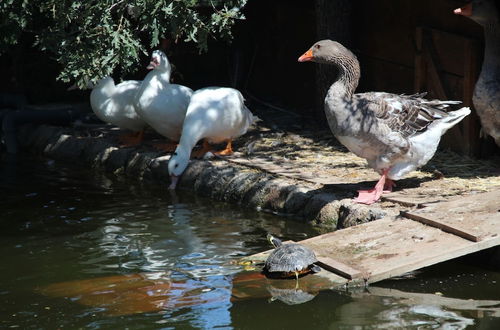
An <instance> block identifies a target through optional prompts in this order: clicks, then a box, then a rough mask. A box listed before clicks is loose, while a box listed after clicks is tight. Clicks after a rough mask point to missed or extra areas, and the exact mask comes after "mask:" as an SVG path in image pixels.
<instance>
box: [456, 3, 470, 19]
mask: <svg viewBox="0 0 500 330" xmlns="http://www.w3.org/2000/svg"><path fill="white" fill-rule="evenodd" d="M453 13H455V15H462V16H465V17H469V16H471V15H472V3H471V2H469V3H468V4H466V5H465V6H463V7H462V8H457V9H455V10H454V11H453Z"/></svg>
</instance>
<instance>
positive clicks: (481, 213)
mask: <svg viewBox="0 0 500 330" xmlns="http://www.w3.org/2000/svg"><path fill="white" fill-rule="evenodd" d="M499 201H500V190H496V191H492V192H488V193H478V194H475V195H470V196H467V197H457V198H455V199H452V200H449V201H445V202H438V203H434V204H427V205H428V206H427V207H425V208H423V209H418V210H413V211H411V212H408V213H409V214H413V215H414V214H416V215H418V216H419V217H425V218H428V219H431V220H433V221H435V222H439V223H440V224H444V225H446V226H447V227H450V228H453V231H454V232H455V234H456V232H457V230H456V229H457V228H459V229H460V230H461V231H463V232H464V233H467V234H470V235H471V236H474V237H475V238H477V242H475V241H472V240H470V239H464V238H462V237H460V236H457V235H455V234H451V233H447V232H445V231H443V230H441V229H439V228H436V227H433V226H428V225H426V224H423V223H421V222H418V221H414V220H410V219H407V218H397V219H394V218H389V217H386V218H383V219H380V220H376V221H372V222H369V223H365V224H361V225H358V226H354V227H350V228H346V229H342V230H337V231H335V232H331V233H327V234H324V235H320V236H317V237H313V238H309V239H306V240H303V241H300V242H298V243H300V244H303V245H305V246H308V247H310V248H311V249H313V250H314V251H315V253H316V256H317V257H318V259H319V260H320V261H325V260H326V261H327V262H325V264H330V265H331V266H332V268H334V269H335V271H336V272H337V273H341V274H342V276H344V277H347V278H352V279H353V282H354V283H360V282H367V283H372V282H377V281H380V280H383V279H387V278H390V277H393V276H399V275H402V274H404V273H406V272H409V271H413V270H416V269H419V268H422V267H427V266H430V265H434V264H436V263H440V262H443V261H446V260H450V259H453V258H456V257H460V256H463V255H466V254H470V253H474V252H477V251H480V250H484V249H488V248H491V247H493V246H497V245H500V226H499V224H500V202H499ZM450 231H452V230H450ZM471 233H472V234H471ZM462 236H466V235H462ZM468 238H469V237H468ZM252 257H253V256H251V257H249V258H252ZM326 269H328V268H326ZM339 270H340V272H339Z"/></svg>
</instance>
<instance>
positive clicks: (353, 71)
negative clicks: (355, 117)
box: [327, 54, 361, 101]
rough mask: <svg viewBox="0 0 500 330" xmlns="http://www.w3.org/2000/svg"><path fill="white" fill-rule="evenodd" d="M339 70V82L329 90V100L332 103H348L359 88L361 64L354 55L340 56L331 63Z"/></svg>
mask: <svg viewBox="0 0 500 330" xmlns="http://www.w3.org/2000/svg"><path fill="white" fill-rule="evenodd" d="M330 63H331V64H333V65H335V66H336V67H337V70H338V75H337V80H336V81H335V82H334V83H333V84H332V86H331V87H330V89H329V90H328V96H327V97H328V98H329V99H331V100H332V101H333V100H335V101H347V100H350V99H351V98H352V95H353V94H354V91H355V90H356V88H357V87H358V82H359V77H360V75H361V74H360V68H359V62H358V60H357V59H356V57H355V56H354V55H353V54H349V55H345V56H339V57H336V58H335V59H332V61H331V62H330Z"/></svg>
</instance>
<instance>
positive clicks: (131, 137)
mask: <svg viewBox="0 0 500 330" xmlns="http://www.w3.org/2000/svg"><path fill="white" fill-rule="evenodd" d="M118 139H119V141H120V144H121V145H122V146H123V147H131V146H136V145H138V144H140V143H141V142H142V140H143V139H144V130H141V131H139V132H136V133H131V134H125V135H122V136H120V137H119V138H118Z"/></svg>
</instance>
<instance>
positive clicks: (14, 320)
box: [0, 155, 500, 329]
mask: <svg viewBox="0 0 500 330" xmlns="http://www.w3.org/2000/svg"><path fill="white" fill-rule="evenodd" d="M0 192H1V193H0V196H1V199H0V210H1V212H0V256H1V261H2V262H1V263H0V301H1V304H0V328H1V329H9V328H20V329H78V328H84V329H191V328H194V329H385V328H413V329H465V328H468V329H476V328H477V329H500V273H499V272H498V271H494V270H487V269H485V268H481V267H480V266H473V265H471V263H470V262H464V261H463V260H462V261H454V262H448V263H444V264H441V265H438V266H435V267H430V268H427V269H424V270H421V271H419V272H416V273H413V274H410V275H408V276H404V277H401V278H398V279H393V280H390V281H385V282H382V283H378V284H377V285H373V286H371V287H369V288H361V289H350V290H348V291H346V290H344V289H338V290H325V291H321V292H319V293H318V294H317V295H316V296H314V295H311V296H310V297H309V298H308V299H305V300H308V301H307V302H305V303H302V304H293V305H290V304H287V303H285V302H283V301H281V300H280V299H274V300H273V299H269V298H268V297H252V296H251V295H250V296H248V297H246V298H245V299H234V293H235V290H237V285H238V283H237V282H238V281H239V280H238V275H237V271H238V270H239V269H241V266H238V265H235V264H234V263H231V261H234V260H237V259H238V258H240V257H242V256H246V255H250V254H254V253H257V252H260V251H262V250H265V249H268V248H269V244H268V242H267V241H266V233H267V232H272V233H274V234H275V235H277V236H279V237H282V238H284V239H292V240H301V239H304V238H307V237H311V236H314V235H317V234H318V232H317V231H315V230H314V228H312V227H310V226H308V225H306V224H302V223H299V222H297V221H293V220H291V219H286V218H281V217H277V216H273V215H269V214H265V213H261V212H257V211H253V210H249V209H245V208H242V207H240V206H237V205H231V204H226V203H219V202H214V201H211V200H207V199H204V198H200V197H196V196H194V195H193V194H191V193H189V192H178V193H177V194H176V195H172V194H169V192H168V191H167V189H166V183H165V184H164V185H161V186H160V185H147V186H141V185H140V184H139V183H137V182H134V180H133V179H128V180H124V179H119V178H115V177H113V176H112V175H109V174H104V173H102V172H100V171H97V170H92V169H88V168H82V167H81V166H78V165H74V166H73V165H68V164H60V163H59V162H55V161H52V160H48V159H39V158H33V157H30V156H19V157H17V159H11V158H8V157H6V156H5V155H4V156H3V157H2V160H1V167H0ZM138 274H139V275H138ZM134 276H136V277H137V276H140V278H141V279H142V278H144V279H147V280H148V281H149V282H148V283H153V285H151V286H147V287H146V288H142V289H141V290H138V289H137V288H135V287H134V288H133V287H125V288H124V287H123V285H122V284H120V281H121V280H122V279H123V278H126V277H131V278H135V277H134ZM103 279H105V280H103ZM103 281H107V282H105V283H106V285H105V286H100V287H99V284H102V283H103ZM55 288H57V289H55ZM186 288H189V289H190V290H191V291H190V296H189V297H188V298H184V291H183V290H186ZM161 290H166V291H165V292H167V291H168V294H174V295H175V296H176V297H177V298H178V299H177V300H173V299H171V300H168V299H157V300H154V304H149V305H148V306H149V307H151V306H154V307H153V308H149V309H147V310H141V309H140V308H138V307H135V306H139V305H141V303H143V302H144V301H148V297H151V296H152V295H153V296H154V295H155V294H157V292H160V291H161ZM160 296H161V295H160ZM167 296H168V295H166V296H165V297H167ZM179 297H181V298H180V299H179ZM492 300H498V301H497V302H496V303H495V302H491V301H492ZM478 301H480V302H478Z"/></svg>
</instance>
